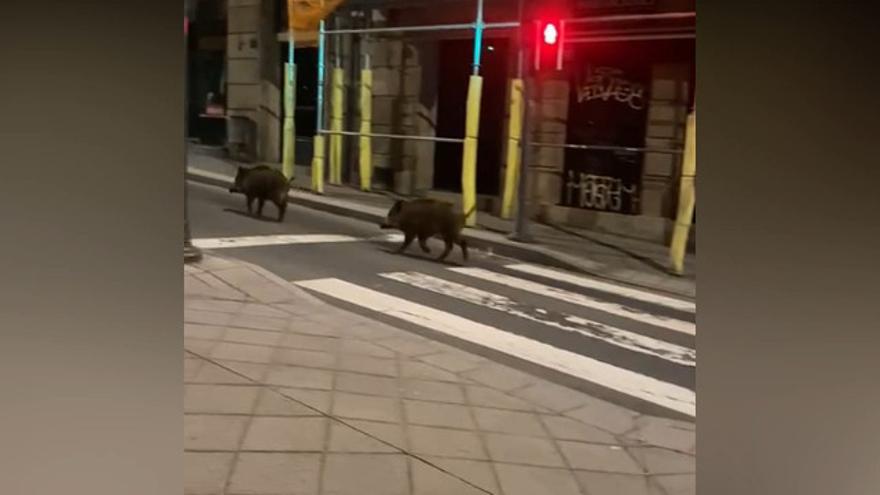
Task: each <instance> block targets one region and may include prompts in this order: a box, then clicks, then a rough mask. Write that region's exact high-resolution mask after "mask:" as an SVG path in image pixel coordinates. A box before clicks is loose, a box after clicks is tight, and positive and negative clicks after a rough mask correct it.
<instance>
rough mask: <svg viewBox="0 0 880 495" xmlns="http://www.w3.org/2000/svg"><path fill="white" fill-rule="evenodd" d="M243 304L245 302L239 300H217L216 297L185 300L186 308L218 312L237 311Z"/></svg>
mask: <svg viewBox="0 0 880 495" xmlns="http://www.w3.org/2000/svg"><path fill="white" fill-rule="evenodd" d="M244 306H245V303H243V302H240V301H219V300H216V299H202V300H199V299H194V300H189V301H187V302H186V307H187V309H197V310H200V311H216V312H220V313H239V312H240V311H241V309H242V308H244Z"/></svg>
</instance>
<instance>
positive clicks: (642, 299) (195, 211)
mask: <svg viewBox="0 0 880 495" xmlns="http://www.w3.org/2000/svg"><path fill="white" fill-rule="evenodd" d="M189 188H190V190H189V201H190V223H191V229H192V233H193V238H194V239H195V240H196V243H197V245H198V244H201V245H203V246H204V245H207V246H208V247H207V249H209V250H210V249H213V248H211V247H210V246H212V245H216V244H218V243H222V242H221V241H218V240H217V239H226V242H229V243H235V242H239V241H242V240H245V239H244V238H248V237H252V236H261V237H259V238H258V239H257V241H256V242H257V243H262V241H261V240H262V239H270V240H273V241H272V242H277V243H278V244H275V245H255V246H247V247H224V248H222V249H217V251H216V252H218V253H222V254H223V255H226V256H233V257H236V258H239V259H242V260H244V261H248V262H251V263H254V264H257V265H259V266H262V267H263V268H266V269H268V270H270V271H271V272H273V273H275V274H277V275H279V276H280V277H282V278H284V279H285V280H288V281H291V282H293V283H299V284H301V286H303V287H305V288H306V289H307V290H309V291H310V292H312V293H313V294H315V295H317V296H319V297H321V298H322V299H324V300H326V301H327V302H329V303H330V304H334V305H337V306H340V307H344V308H345V309H348V310H351V311H354V312H357V313H359V314H362V315H365V316H368V317H370V318H374V319H376V320H380V321H383V322H386V323H389V324H392V325H394V326H397V327H399V328H405V329H409V330H411V331H414V332H419V333H422V334H425V335H430V336H432V337H436V338H439V339H440V340H444V341H446V342H449V343H452V344H453V345H458V346H460V347H464V348H467V349H468V350H471V351H474V352H478V353H480V354H484V355H489V356H491V357H493V358H496V359H499V360H502V361H504V362H505V363H506V364H510V365H511V366H514V367H518V368H521V369H526V370H528V371H532V372H536V373H539V374H541V375H542V376H545V377H546V378H550V379H553V380H555V381H558V382H560V383H563V384H566V385H570V386H575V387H577V388H579V389H582V390H584V391H587V392H589V393H593V394H594V395H597V396H600V397H603V398H606V399H609V400H612V401H614V402H618V403H621V404H623V405H625V406H627V407H631V408H634V409H637V410H643V411H644V412H649V413H654V414H662V413H664V412H668V411H669V410H671V409H670V408H668V407H665V406H664V405H663V399H662V397H663V396H668V395H674V394H684V396H685V397H686V398H685V401H689V400H691V398H687V397H688V395H689V394H690V395H693V393H694V390H695V380H696V378H695V369H696V368H695V366H696V362H695V359H696V358H695V355H696V351H695V340H696V337H695V332H696V330H695V315H694V312H693V311H692V310H691V309H688V308H682V307H678V306H676V305H674V304H672V306H673V307H670V304H667V302H664V300H662V296H659V295H658V296H657V298H656V300H655V299H654V298H653V296H652V295H651V294H650V293H648V294H641V295H640V294H636V295H633V294H631V293H627V292H626V291H609V290H606V288H603V287H598V288H597V287H593V286H591V284H592V282H591V281H590V279H589V278H588V277H585V276H580V275H576V274H569V277H568V278H566V277H565V276H563V275H559V276H556V275H554V274H555V273H558V272H553V271H544V270H545V269H546V268H545V267H535V266H534V265H527V266H526V267H525V268H517V267H518V266H522V265H521V264H519V262H517V261H516V260H510V259H505V258H500V257H497V256H493V255H492V254H491V253H486V252H480V251H476V250H474V249H471V250H470V251H471V252H470V254H471V256H470V260H469V261H468V262H467V263H466V264H465V263H462V257H461V252H460V251H459V249H458V248H457V247H456V248H455V249H454V250H453V252H452V253H451V254H450V255H449V257H448V258H447V262H446V263H438V262H437V261H435V260H434V259H433V257H434V256H436V255H437V254H439V253H440V251H441V250H442V243H441V242H440V241H434V240H432V241H431V243H430V246H431V248H432V253H431V254H425V253H422V252H421V250H420V249H419V247H418V243H417V242H414V243H413V244H412V245H411V246H410V248H409V251H408V253H407V254H405V255H396V254H393V253H392V252H391V251H392V250H393V249H395V248H396V247H397V245H398V244H399V242H400V241H399V240H398V239H389V237H388V236H389V234H393V233H392V232H389V231H384V230H381V229H379V227H378V226H377V225H372V224H369V223H366V222H362V221H359V220H354V219H350V218H345V217H342V216H339V215H334V214H330V213H324V212H320V211H316V210H312V209H308V208H304V207H300V206H297V205H293V204H291V205H289V206H288V210H287V217H286V218H285V221H284V222H283V223H278V222H276V221H274V218H275V213H276V210H275V207H274V205H272V204H266V206H265V210H264V212H263V213H264V215H266V217H268V218H264V219H257V218H253V217H250V216H248V215H247V214H246V210H245V201H244V198H243V197H242V196H240V195H233V194H230V193H229V192H227V191H226V190H224V189H222V188H219V187H214V186H208V185H204V184H200V183H195V182H190V183H189ZM262 236H270V237H262ZM271 236H275V237H271ZM279 236H287V237H279ZM314 236H320V237H314ZM338 236H344V237H342V238H339V237H338ZM205 243H207V244H205ZM212 243H213V244H212ZM263 244H265V243H263ZM514 265H516V266H514ZM464 268H466V270H465V271H462V269H464ZM468 270H469V271H468ZM584 280H586V283H581V281H584ZM352 284H353V285H352ZM364 290H366V292H364ZM641 292H642V293H644V291H641ZM395 311H398V312H397V313H395ZM415 313H418V314H421V315H429V316H419V317H414V316H412V315H413V314H415ZM420 318H421V319H420ZM499 331H500V332H499ZM501 332H504V333H506V334H513V335H519V336H522V337H525V339H518V340H517V343H516V345H517V346H520V347H517V349H522V353H520V354H517V351H516V350H513V351H512V350H511V349H514V347H511V346H513V345H514V344H511V343H510V342H507V341H506V340H505V339H504V338H503V335H504V334H502V333H501ZM468 335H471V336H474V338H469V337H467V336H468ZM498 335H502V337H500V338H499V337H498ZM462 336H464V337H462ZM490 337H491V338H490ZM544 344H548V345H549V347H548V346H547V345H544ZM563 351H564V352H563ZM580 357H584V358H587V359H585V360H583V361H579V360H578V358H580ZM552 363H557V364H555V365H553V364H552ZM559 363H563V364H559ZM545 364H548V365H547V366H545ZM560 366H562V367H565V366H569V367H575V368H577V369H579V370H583V371H584V374H583V376H580V377H573V376H572V374H571V373H564V372H562V373H561V372H559V370H560ZM584 376H588V377H592V378H589V379H586V380H585V379H583V377H584ZM664 387H672V390H671V391H670V390H668V389H666V388H664ZM646 388H649V389H651V390H648V391H645V389H646ZM646 394H647V395H646ZM655 396H656V397H661V399H657V400H654V399H652V397H655ZM646 397H647V399H646ZM658 404H659V405H658ZM658 408H659V409H658ZM687 408H688V407H685V409H687ZM672 409H675V408H672ZM678 412H679V413H681V410H680V409H679V410H678ZM673 414H674V413H673ZM688 415H689V414H685V416H688Z"/></svg>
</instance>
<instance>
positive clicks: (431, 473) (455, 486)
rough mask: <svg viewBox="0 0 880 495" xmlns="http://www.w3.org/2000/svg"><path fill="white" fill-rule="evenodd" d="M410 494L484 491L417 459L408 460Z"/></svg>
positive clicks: (467, 494)
mask: <svg viewBox="0 0 880 495" xmlns="http://www.w3.org/2000/svg"><path fill="white" fill-rule="evenodd" d="M410 469H412V478H413V490H412V495H451V494H455V495H485V493H486V492H484V491H482V490H479V489H477V488H474V487H473V486H471V485H468V484H467V483H465V482H463V481H461V480H460V479H458V478H455V477H453V476H452V475H450V474H448V473H444V472H443V471H440V470H439V469H437V468H435V467H434V466H430V465H428V464H425V463H424V462H421V461H419V460H418V459H411V460H410Z"/></svg>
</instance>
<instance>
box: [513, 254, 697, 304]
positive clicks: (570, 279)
mask: <svg viewBox="0 0 880 495" xmlns="http://www.w3.org/2000/svg"><path fill="white" fill-rule="evenodd" d="M505 268H509V269H511V270H516V271H518V272H522V273H529V274H532V275H537V276H539V277H544V278H548V279H551V280H557V281H559V282H566V283H569V284H572V285H577V286H579V287H584V288H587V289H595V290H599V291H602V292H608V293H611V294H617V295H619V296H624V297H628V298H630V299H637V300H639V301H643V302H647V303H651V304H657V305H660V306H665V307H667V308H672V309H677V310H679V311H686V312H688V313H696V312H697V305H696V304H695V303H693V302H690V301H685V300H682V299H676V298H674V297H667V296H663V295H660V294H654V293H651V292H646V291H642V290H638V289H632V288H630V287H624V286H621V285H616V284H609V283H607V282H602V281H601V280H596V279H594V278H590V277H584V276H581V275H576V274H573V273H569V272H564V271H562V270H554V269H552V268H544V267H542V266H538V265H530V264H525V263H523V264H513V265H507V266H505Z"/></svg>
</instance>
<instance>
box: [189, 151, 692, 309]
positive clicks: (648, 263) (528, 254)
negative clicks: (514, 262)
mask: <svg viewBox="0 0 880 495" xmlns="http://www.w3.org/2000/svg"><path fill="white" fill-rule="evenodd" d="M236 166H237V164H236V163H235V162H231V161H228V160H225V159H221V158H217V157H213V156H208V155H205V154H202V153H197V152H193V153H191V154H190V163H189V170H188V175H189V177H190V178H192V179H195V180H200V181H203V182H208V183H213V184H216V185H223V186H226V185H228V184H229V183H230V182H231V180H232V176H233V175H234V174H235V167H236ZM303 170H307V169H306V167H297V176H296V179H295V181H294V185H295V186H296V187H297V188H298V189H297V190H295V191H294V192H292V193H291V201H292V202H294V203H297V204H301V205H304V206H308V207H311V208H315V209H320V210H323V211H328V212H331V213H336V214H340V215H345V216H349V217H354V218H358V219H361V220H366V221H369V222H375V223H378V222H380V221H381V220H382V219H384V217H385V215H386V213H387V212H388V209H389V208H390V207H391V205H392V204H393V202H394V199H395V198H394V197H392V196H391V195H386V194H381V193H364V192H362V191H360V190H357V189H355V188H352V187H343V186H331V185H326V186H325V194H324V195H317V194H313V193H311V192H309V191H308V190H307V188H308V187H310V184H309V178H308V176H307V174H306V173H301V172H302V171H303ZM478 224H479V225H478V227H479V228H477V229H466V230H465V235H466V237H467V238H468V241H469V242H470V243H471V244H472V245H473V246H474V247H476V248H478V249H486V250H490V251H492V252H493V253H495V254H498V255H501V256H508V257H512V258H517V259H521V260H523V261H527V262H532V263H540V264H546V265H553V266H558V267H560V268H565V269H569V270H576V271H580V272H584V273H588V274H591V275H594V276H598V277H602V278H606V279H609V280H613V281H616V282H621V283H625V284H628V285H633V286H637V287H644V288H648V289H652V290H656V291H662V292H666V293H669V294H672V295H676V296H680V297H681V296H683V297H687V298H695V297H696V256H695V255H693V254H688V255H687V257H686V259H685V273H684V274H683V276H673V275H670V274H669V272H668V266H669V259H668V254H669V253H668V249H667V248H666V247H665V246H661V245H658V244H654V243H650V242H646V241H639V240H635V239H629V238H625V237H621V236H615V235H611V234H604V233H600V232H593V231H586V230H582V229H569V228H560V227H554V226H549V225H543V224H539V223H536V222H531V223H530V233H531V234H532V235H533V236H534V238H535V240H536V242H535V243H533V244H523V243H519V242H514V241H512V240H510V239H508V234H509V233H511V232H512V231H513V228H514V226H513V222H511V221H508V220H503V219H501V218H498V217H493V216H491V215H489V214H487V213H485V212H481V213H480V214H479V215H478Z"/></svg>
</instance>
